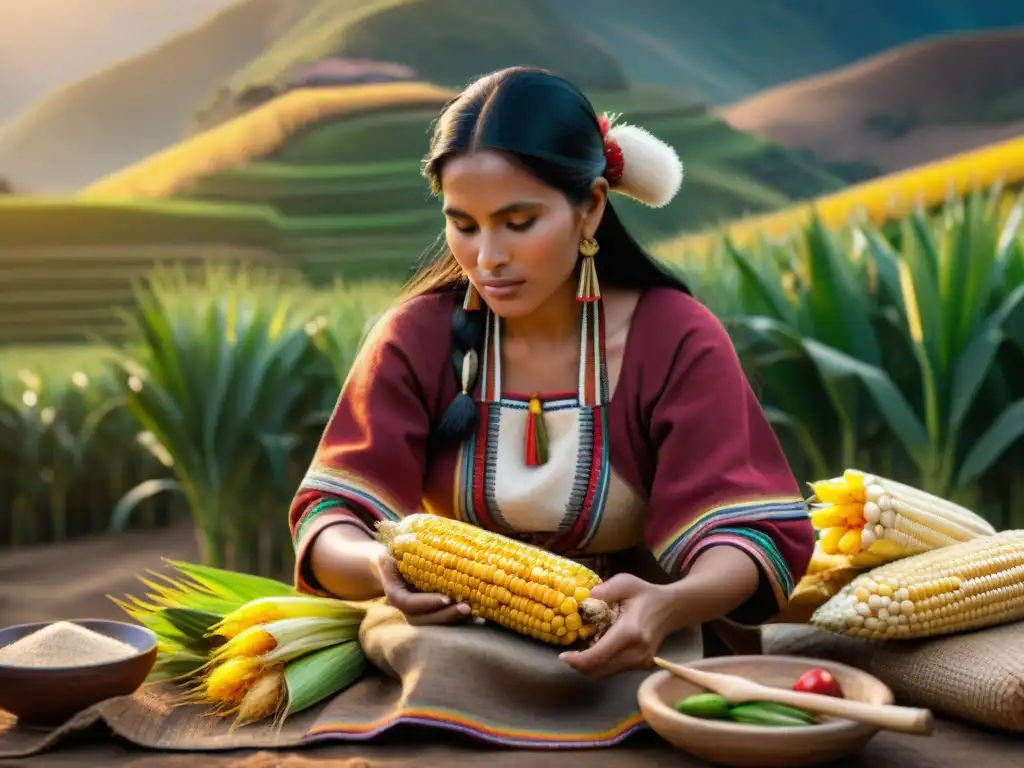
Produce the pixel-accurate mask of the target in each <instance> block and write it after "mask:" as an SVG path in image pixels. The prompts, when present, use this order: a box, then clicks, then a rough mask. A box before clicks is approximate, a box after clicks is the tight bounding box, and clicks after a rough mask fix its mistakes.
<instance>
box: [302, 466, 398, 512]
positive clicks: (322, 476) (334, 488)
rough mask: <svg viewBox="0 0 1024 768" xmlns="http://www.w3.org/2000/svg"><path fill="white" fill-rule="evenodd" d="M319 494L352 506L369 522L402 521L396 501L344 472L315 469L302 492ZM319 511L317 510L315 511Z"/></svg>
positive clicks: (368, 483)
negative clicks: (363, 513) (363, 514)
mask: <svg viewBox="0 0 1024 768" xmlns="http://www.w3.org/2000/svg"><path fill="white" fill-rule="evenodd" d="M302 491H318V492H320V493H327V494H330V495H331V496H334V497H337V499H338V500H340V501H343V502H348V505H347V506H348V507H349V508H350V509H351V510H353V511H355V512H356V514H358V513H359V512H365V516H366V517H368V518H369V520H368V521H367V522H371V523H375V522H378V521H380V520H401V519H402V516H403V515H402V513H401V512H399V510H400V509H401V506H400V505H399V504H398V503H397V502H395V500H394V499H392V498H390V496H389V495H388V494H387V493H386V492H385V491H383V490H382V489H381V488H379V487H378V486H376V485H375V484H374V483H372V482H371V481H369V480H367V479H366V478H363V477H360V476H358V475H354V474H352V473H349V472H344V471H342V470H338V469H334V468H326V467H312V468H311V469H310V470H309V472H307V473H306V476H305V477H304V478H303V479H302V483H300V484H299V492H302ZM314 509H315V507H314Z"/></svg>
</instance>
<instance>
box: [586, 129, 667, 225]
mask: <svg viewBox="0 0 1024 768" xmlns="http://www.w3.org/2000/svg"><path fill="white" fill-rule="evenodd" d="M617 120H618V116H617V115H608V114H603V115H601V116H599V117H598V118H597V121H598V124H599V125H600V126H601V135H602V136H603V137H604V157H605V169H604V174H603V175H604V177H605V178H606V179H608V185H609V187H610V188H611V189H612V190H613V191H615V192H618V193H619V194H622V195H627V196H629V197H632V198H633V199H634V200H637V201H639V202H641V203H643V204H644V205H647V206H650V207H651V208H661V207H663V206H666V205H668V204H669V203H670V202H671V201H672V198H674V197H675V196H676V194H677V193H678V192H679V188H680V187H681V186H682V185H683V163H682V161H681V160H680V159H679V155H677V154H676V151H675V150H674V149H672V147H670V146H669V145H668V144H666V143H665V142H663V141H662V140H661V139H659V138H657V137H656V136H654V135H653V134H651V133H649V132H647V131H645V130H644V129H643V128H639V127H637V126H635V125H627V124H626V123H620V122H617Z"/></svg>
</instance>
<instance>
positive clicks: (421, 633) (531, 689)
mask: <svg viewBox="0 0 1024 768" xmlns="http://www.w3.org/2000/svg"><path fill="white" fill-rule="evenodd" d="M360 641H361V643H362V644H363V648H364V649H365V650H366V653H367V656H368V658H369V659H370V661H371V662H372V663H373V665H374V667H375V668H376V669H375V670H374V673H373V674H370V675H368V676H367V677H366V678H365V679H364V680H362V681H360V682H359V683H357V684H356V685H355V686H353V687H352V688H351V689H349V690H348V691H346V692H345V693H343V694H342V695H340V696H338V697H336V698H334V699H332V700H330V701H329V702H327V703H325V704H323V705H321V706H319V707H315V708H313V709H311V710H308V711H306V712H303V713H300V714H299V715H297V716H295V717H293V718H290V719H289V720H288V721H287V722H286V723H285V724H284V726H283V728H282V729H281V730H280V731H275V730H274V729H273V728H271V727H270V726H269V725H260V724H254V725H249V726H246V727H244V728H240V729H238V730H235V731H230V730H229V728H228V723H226V722H223V721H220V720H218V719H215V718H212V717H210V716H209V714H208V711H207V710H206V709H205V708H204V707H199V706H187V707H178V708H172V707H171V706H170V703H171V701H172V697H173V694H174V692H173V690H169V689H166V688H147V689H144V690H143V691H140V692H139V693H137V694H136V695H135V696H132V697H127V698H123V699H114V700H111V701H107V702H104V703H103V704H100V705H98V706H97V707H95V708H93V709H92V710H90V711H87V712H84V713H82V714H81V715H79V716H78V717H76V718H75V719H74V720H73V721H72V722H70V723H68V724H66V725H65V726H64V727H62V728H60V729H58V730H56V731H54V732H39V731H33V730H29V729H25V728H20V727H18V726H17V725H15V726H14V727H13V728H11V729H9V730H8V731H7V732H6V733H4V734H2V735H0V759H3V758H5V757H6V758H10V757H17V756H25V755H29V754H34V753H37V752H39V751H42V750H44V749H46V748H47V747H49V746H50V745H52V744H54V743H55V742H56V741H57V740H59V739H60V738H62V737H63V736H65V735H67V734H68V733H70V732H73V731H76V730H81V729H82V728H86V727H90V726H91V725H94V724H96V723H97V721H102V722H104V723H106V724H107V725H108V726H109V727H110V728H111V729H112V730H113V731H114V733H115V734H117V735H118V736H120V737H122V738H124V739H126V740H128V741H130V742H132V743H134V744H138V745H140V746H144V747H151V748H157V749H162V750H204V751H213V750H225V749H239V748H249V749H254V748H255V749H271V748H273V749H282V748H288V747H299V746H305V745H308V744H313V743H318V742H322V741H326V740H365V739H369V738H372V737H374V736H376V735H378V734H384V733H386V732H388V731H389V730H390V729H392V728H394V727H395V726H398V725H419V726H431V727H435V728H439V729H442V730H445V731H448V732H452V731H454V732H461V733H464V734H467V735H469V736H472V737H475V738H476V739H480V740H483V741H486V742H491V743H494V744H500V745H503V746H521V747H529V748H537V747H540V748H551V747H557V748H562V749H565V748H585V747H597V746H609V745H613V744H616V743H618V742H620V741H622V740H623V739H625V738H626V737H627V736H629V735H630V734H632V733H635V732H637V731H638V730H641V729H644V728H646V723H644V721H643V719H642V717H641V715H640V712H639V707H638V705H637V701H636V691H637V688H638V687H639V685H640V682H641V681H642V680H643V679H644V678H645V677H646V676H647V675H648V674H649V672H646V671H640V672H631V673H626V674H622V675H618V676H616V677H614V678H612V679H610V680H604V681H596V680H593V679H590V678H588V677H585V676H584V675H581V674H579V673H577V672H575V671H574V670H572V669H570V668H569V667H567V666H566V665H565V664H563V663H562V662H561V661H559V659H558V654H559V652H560V649H559V648H556V647H551V646H546V645H543V644H541V643H537V642H534V641H532V640H529V639H527V638H523V637H520V636H519V635H516V634H514V633H511V632H508V631H507V630H503V629H500V628H496V627H492V626H474V625H465V626H458V627H412V626H410V625H409V624H408V623H406V621H405V619H404V617H403V616H402V615H401V614H400V613H398V612H397V611H395V610H394V609H393V608H391V607H390V606H388V605H386V604H385V603H384V602H382V601H377V602H374V603H371V604H370V606H369V612H368V614H367V616H366V619H365V621H364V622H363V626H362V629H361V631H360ZM662 655H663V656H665V657H666V658H669V659H672V660H674V661H677V662H681V663H685V662H687V661H692V660H694V659H696V658H699V657H700V656H701V655H702V640H701V634H700V632H699V631H687V632H683V633H680V634H678V635H676V636H674V637H673V638H670V640H669V642H668V643H667V644H666V647H665V648H664V649H663V651H662Z"/></svg>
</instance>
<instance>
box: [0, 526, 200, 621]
mask: <svg viewBox="0 0 1024 768" xmlns="http://www.w3.org/2000/svg"><path fill="white" fill-rule="evenodd" d="M197 557H198V547H197V546H196V543H195V537H194V536H193V534H192V531H191V529H189V528H177V529H172V530H170V531H159V532H157V533H152V532H142V533H130V534H126V535H124V536H118V537H111V538H102V539H91V540H86V541H77V542H72V543H68V544H59V545H51V546H41V547H28V548H24V549H18V550H16V551H14V552H10V553H0V626H10V625H11V624H25V623H28V622H34V621H57V620H62V619H114V620H124V618H125V615H124V612H123V611H122V610H121V609H120V608H118V607H117V606H116V605H114V603H113V602H111V601H110V599H109V598H108V597H107V595H113V596H115V597H122V596H124V595H125V594H128V593H132V594H138V595H141V594H143V593H144V591H145V587H144V586H143V585H142V584H140V583H139V581H138V579H137V578H136V577H137V576H139V575H141V574H143V572H144V571H146V570H147V569H154V570H161V564H162V558H168V559H175V560H193V561H194V560H196V559H197Z"/></svg>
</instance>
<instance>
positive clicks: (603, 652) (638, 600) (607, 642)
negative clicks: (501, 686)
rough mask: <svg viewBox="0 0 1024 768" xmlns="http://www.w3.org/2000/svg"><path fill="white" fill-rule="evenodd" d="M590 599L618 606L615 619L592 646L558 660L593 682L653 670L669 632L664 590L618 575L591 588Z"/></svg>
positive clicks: (669, 597)
mask: <svg viewBox="0 0 1024 768" xmlns="http://www.w3.org/2000/svg"><path fill="white" fill-rule="evenodd" d="M590 596H591V597H594V598H598V599H601V600H604V601H605V602H606V603H618V604H619V615H618V618H616V619H615V623H614V624H612V627H611V629H609V630H608V632H607V633H605V635H604V636H603V637H602V638H601V639H600V640H598V641H597V642H596V643H595V644H594V645H593V646H591V647H590V648H587V649H585V650H582V651H566V652H565V653H563V654H562V655H561V656H560V657H559V658H561V659H562V661H564V662H565V663H566V664H568V665H569V666H570V667H572V668H573V669H575V670H576V671H577V672H582V673H583V674H585V675H589V676H590V677H595V678H604V677H610V676H611V675H615V674H617V673H619V672H625V671H627V670H630V669H649V668H650V667H653V666H654V657H655V656H656V655H657V654H658V649H659V648H660V647H661V644H662V642H663V641H664V640H665V638H666V637H667V636H668V635H669V634H670V633H671V631H672V630H671V628H670V626H669V625H668V621H667V620H668V617H669V615H670V605H669V600H670V599H671V597H672V596H671V594H670V593H669V592H668V591H667V590H666V589H665V588H664V587H660V586H658V585H656V584H651V583H650V582H647V581H644V580H643V579H639V578H637V577H636V576H632V575H630V574H626V573H620V574H618V575H617V576H613V577H612V578H610V579H608V581H605V582H603V583H601V584H598V585H597V586H596V587H594V589H593V590H592V591H591V593H590Z"/></svg>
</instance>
